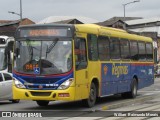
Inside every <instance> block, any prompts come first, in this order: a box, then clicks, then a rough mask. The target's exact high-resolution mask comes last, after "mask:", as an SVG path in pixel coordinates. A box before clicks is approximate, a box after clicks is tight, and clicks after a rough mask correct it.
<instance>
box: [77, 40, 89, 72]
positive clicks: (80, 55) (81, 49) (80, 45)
mask: <svg viewBox="0 0 160 120" xmlns="http://www.w3.org/2000/svg"><path fill="white" fill-rule="evenodd" d="M75 63H76V69H77V70H79V69H84V68H86V67H87V56H86V41H85V39H83V38H77V39H76V40H75Z"/></svg>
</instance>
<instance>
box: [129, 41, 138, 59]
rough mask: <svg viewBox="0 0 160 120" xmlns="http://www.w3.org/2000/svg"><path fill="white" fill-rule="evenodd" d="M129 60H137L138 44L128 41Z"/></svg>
mask: <svg viewBox="0 0 160 120" xmlns="http://www.w3.org/2000/svg"><path fill="white" fill-rule="evenodd" d="M130 52H131V59H132V60H138V44H137V42H136V41H130Z"/></svg>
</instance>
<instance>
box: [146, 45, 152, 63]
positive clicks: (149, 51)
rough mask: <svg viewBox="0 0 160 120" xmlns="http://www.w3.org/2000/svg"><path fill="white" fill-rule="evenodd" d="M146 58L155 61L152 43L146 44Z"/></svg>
mask: <svg viewBox="0 0 160 120" xmlns="http://www.w3.org/2000/svg"><path fill="white" fill-rule="evenodd" d="M146 57H147V60H149V61H151V60H153V46H152V44H151V43H146Z"/></svg>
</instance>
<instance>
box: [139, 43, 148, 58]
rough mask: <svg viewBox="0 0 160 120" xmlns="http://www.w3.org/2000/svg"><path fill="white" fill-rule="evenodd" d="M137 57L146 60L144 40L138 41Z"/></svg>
mask: <svg viewBox="0 0 160 120" xmlns="http://www.w3.org/2000/svg"><path fill="white" fill-rule="evenodd" d="M138 50H139V54H138V58H139V60H146V47H145V43H144V42H138Z"/></svg>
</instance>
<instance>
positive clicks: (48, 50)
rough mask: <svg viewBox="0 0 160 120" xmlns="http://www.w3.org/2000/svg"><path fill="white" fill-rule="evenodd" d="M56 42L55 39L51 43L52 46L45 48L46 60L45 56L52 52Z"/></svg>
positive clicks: (56, 39)
mask: <svg viewBox="0 0 160 120" xmlns="http://www.w3.org/2000/svg"><path fill="white" fill-rule="evenodd" d="M58 40H59V39H58V38H55V39H54V41H53V42H52V44H51V45H50V46H49V47H48V46H47V50H46V58H47V54H48V53H50V52H51V51H52V49H53V48H54V46H55V45H56V44H57V42H58Z"/></svg>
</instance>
